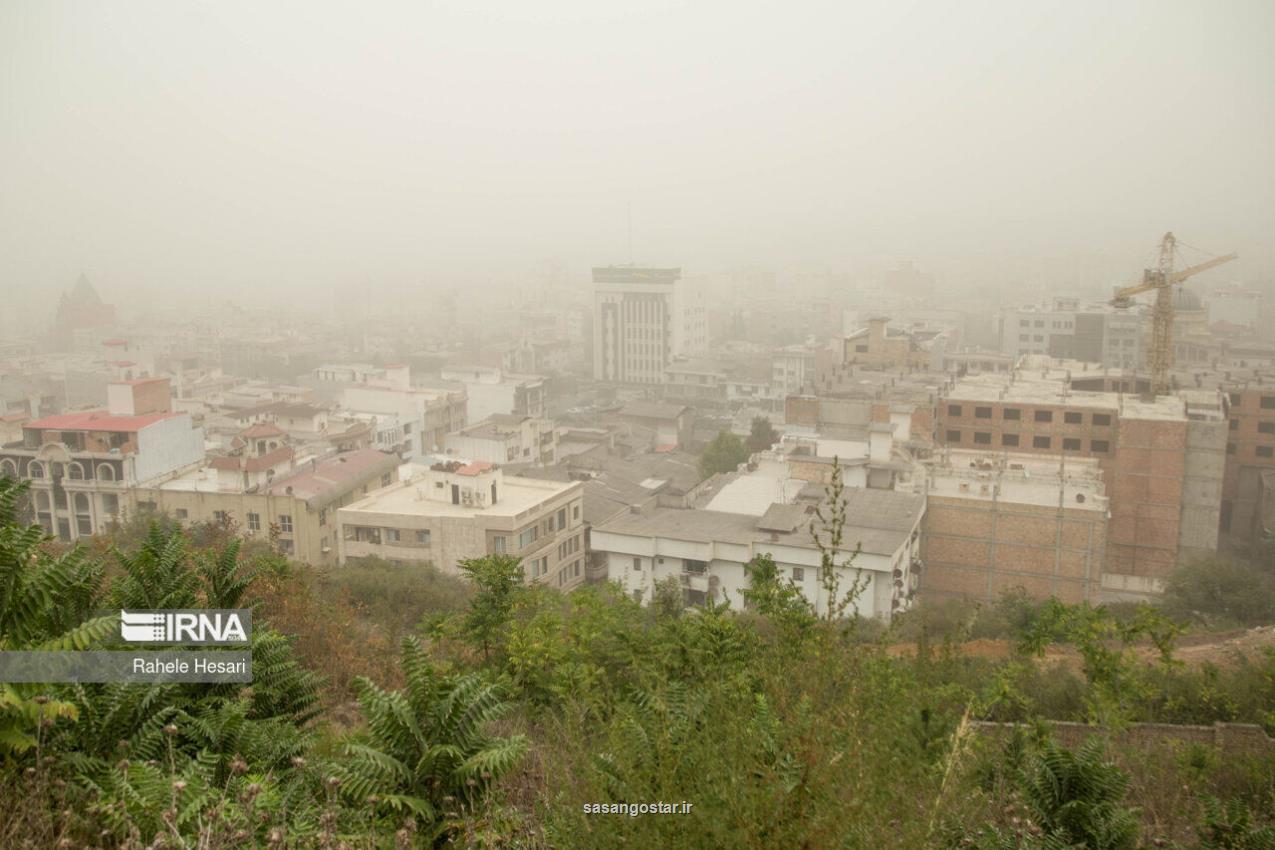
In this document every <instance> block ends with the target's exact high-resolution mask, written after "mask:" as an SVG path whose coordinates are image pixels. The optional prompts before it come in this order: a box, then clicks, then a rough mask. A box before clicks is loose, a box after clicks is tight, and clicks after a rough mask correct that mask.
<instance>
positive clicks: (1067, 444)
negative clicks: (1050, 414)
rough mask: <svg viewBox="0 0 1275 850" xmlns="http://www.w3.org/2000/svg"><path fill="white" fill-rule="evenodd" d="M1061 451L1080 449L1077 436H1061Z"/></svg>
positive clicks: (1076, 450)
mask: <svg viewBox="0 0 1275 850" xmlns="http://www.w3.org/2000/svg"><path fill="white" fill-rule="evenodd" d="M1063 451H1065V452H1078V451H1080V440H1079V438H1075V437H1064V438H1063Z"/></svg>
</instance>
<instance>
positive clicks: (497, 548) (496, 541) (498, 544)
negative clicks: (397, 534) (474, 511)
mask: <svg viewBox="0 0 1275 850" xmlns="http://www.w3.org/2000/svg"><path fill="white" fill-rule="evenodd" d="M417 533H418V534H419V533H420V532H417ZM491 551H493V552H495V553H496V554H497V555H503V554H505V538H504V537H503V536H502V535H499V534H497V535H496V536H495V537H493V538H492V539H491Z"/></svg>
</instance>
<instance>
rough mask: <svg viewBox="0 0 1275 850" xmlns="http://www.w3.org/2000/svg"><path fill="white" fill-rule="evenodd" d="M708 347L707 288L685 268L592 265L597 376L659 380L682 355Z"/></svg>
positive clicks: (621, 380) (638, 381) (626, 380)
mask: <svg viewBox="0 0 1275 850" xmlns="http://www.w3.org/2000/svg"><path fill="white" fill-rule="evenodd" d="M707 347H708V318H707V311H706V309H705V305H704V299H703V293H702V291H701V288H700V287H699V286H696V285H695V284H694V283H693V282H692V281H683V280H682V270H681V269H659V268H640V267H636V266H607V267H605V268H595V269H594V270H593V377H594V379H595V380H598V381H612V382H617V383H636V384H659V383H662V382H663V380H664V370H665V369H666V368H667V367H668V366H669V364H670V363H672V361H673V358H674V357H676V356H679V355H689V354H695V353H699V352H702V351H704V350H705V349H706V348H707Z"/></svg>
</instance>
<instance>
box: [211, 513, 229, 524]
mask: <svg viewBox="0 0 1275 850" xmlns="http://www.w3.org/2000/svg"><path fill="white" fill-rule="evenodd" d="M229 519H230V515H229V514H227V513H226V512H225V511H213V522H215V523H217V524H218V525H225V524H226V522H227V521H228V520H229Z"/></svg>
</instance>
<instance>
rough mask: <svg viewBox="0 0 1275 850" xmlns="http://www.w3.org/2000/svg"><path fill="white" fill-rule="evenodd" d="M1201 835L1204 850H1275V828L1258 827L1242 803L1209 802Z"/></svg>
mask: <svg viewBox="0 0 1275 850" xmlns="http://www.w3.org/2000/svg"><path fill="white" fill-rule="evenodd" d="M1197 832H1198V834H1199V838H1200V847H1201V848H1203V850H1275V828H1272V827H1270V826H1261V825H1259V824H1257V823H1254V821H1253V814H1252V812H1250V811H1249V809H1248V806H1246V805H1244V804H1243V803H1242V802H1240V801H1239V800H1230V801H1228V802H1227V803H1225V804H1223V803H1222V802H1221V801H1219V800H1217V799H1216V798H1213V797H1210V798H1208V799H1207V800H1205V801H1204V817H1203V823H1201V824H1200V827H1199V829H1198V830H1197Z"/></svg>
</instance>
